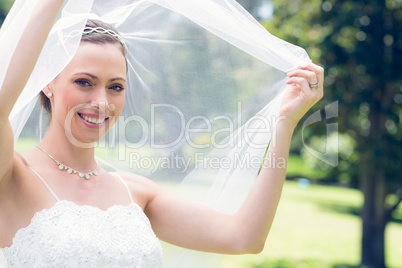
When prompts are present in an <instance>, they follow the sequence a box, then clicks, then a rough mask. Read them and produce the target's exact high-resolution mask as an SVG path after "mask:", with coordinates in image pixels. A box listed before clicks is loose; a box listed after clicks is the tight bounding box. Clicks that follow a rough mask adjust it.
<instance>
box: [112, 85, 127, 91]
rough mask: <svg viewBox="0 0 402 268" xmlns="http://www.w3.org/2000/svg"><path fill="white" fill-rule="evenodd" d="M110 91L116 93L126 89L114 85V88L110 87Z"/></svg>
mask: <svg viewBox="0 0 402 268" xmlns="http://www.w3.org/2000/svg"><path fill="white" fill-rule="evenodd" d="M109 89H111V90H114V91H122V90H124V87H123V86H121V85H113V86H110V87H109Z"/></svg>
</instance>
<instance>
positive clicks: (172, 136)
mask: <svg viewBox="0 0 402 268" xmlns="http://www.w3.org/2000/svg"><path fill="white" fill-rule="evenodd" d="M37 1H39V0H16V1H15V3H14V6H13V7H12V9H11V11H10V13H9V14H8V16H7V18H6V21H5V22H4V24H3V26H2V28H1V31H0V44H1V49H0V58H1V62H2V64H1V65H0V83H2V81H3V79H4V76H5V73H6V70H7V68H8V64H9V61H10V58H11V55H12V53H13V51H14V49H15V47H16V44H17V42H18V40H19V38H20V36H21V34H22V32H23V30H24V27H25V25H26V23H27V20H28V18H29V14H30V13H31V11H32V9H33V7H34V6H35V4H36V2H37ZM88 18H94V19H100V20H102V21H105V22H108V23H110V24H112V25H114V26H115V27H116V28H117V30H118V31H119V32H120V34H121V36H122V38H123V39H124V41H125V42H126V44H127V46H128V49H129V52H128V55H127V66H128V71H127V79H128V83H127V87H126V104H125V108H124V110H123V113H122V115H121V116H120V118H119V119H118V120H117V122H116V125H115V127H114V128H113V129H112V130H111V131H110V132H109V133H108V134H107V135H106V136H105V137H104V138H103V139H102V140H101V141H100V142H98V143H97V144H96V146H97V154H98V159H99V161H100V162H102V163H103V164H105V165H107V166H109V167H111V168H113V169H125V170H129V171H131V172H134V173H139V174H142V175H144V176H146V177H148V178H151V179H152V180H155V181H156V182H158V183H160V184H161V185H162V186H163V187H168V188H169V189H172V190H174V191H176V192H177V194H179V195H181V196H183V197H184V198H188V199H190V200H192V201H195V202H202V203H204V204H206V205H208V206H210V207H212V208H214V209H216V210H219V211H222V212H224V213H235V212H236V211H237V209H238V208H239V207H240V206H241V204H242V202H243V200H244V199H245V197H246V196H247V193H248V191H249V189H250V187H251V186H252V185H253V183H254V181H255V178H256V176H257V174H258V171H259V169H260V165H261V162H262V158H263V157H264V154H265V152H266V149H267V146H268V144H269V142H270V139H271V135H272V132H273V130H274V123H275V121H276V120H279V118H278V114H279V107H280V104H281V97H282V92H284V88H285V81H286V79H287V76H286V73H285V71H286V70H287V69H290V68H294V67H297V66H303V65H307V64H308V63H310V59H309V58H308V56H307V54H306V53H305V51H304V50H303V49H301V48H299V47H297V46H294V45H292V44H289V43H286V42H285V41H282V40H280V39H278V38H276V37H274V36H273V35H271V34H270V33H268V32H267V31H266V30H265V29H264V28H263V27H262V26H261V25H260V24H259V23H258V22H257V21H255V20H254V19H253V18H252V16H251V15H249V14H248V13H247V12H246V11H245V10H244V9H243V8H242V7H241V6H240V5H239V4H238V3H237V2H235V1H233V0H202V1H199V0H114V1H109V0H96V1H91V0H85V1H83V0H66V1H65V4H64V7H63V9H62V11H61V12H60V14H59V18H58V20H57V22H56V23H55V25H54V27H53V29H52V31H51V34H50V35H49V37H48V40H47V42H46V44H45V47H44V49H43V51H42V53H41V55H40V58H39V60H38V63H37V65H36V67H35V69H34V71H33V74H32V76H31V78H30V80H29V82H28V84H27V85H26V87H25V89H24V91H23V93H22V94H21V96H20V98H19V99H18V101H17V104H16V105H15V107H14V109H13V111H12V114H11V115H10V120H11V122H12V126H13V130H14V137H15V141H16V142H17V141H18V140H19V139H22V138H24V139H26V138H36V140H37V141H39V139H40V138H41V136H42V135H43V133H44V131H45V128H46V124H47V120H46V119H45V113H44V112H43V111H41V110H40V109H39V108H38V105H37V102H38V101H37V99H38V98H37V96H38V93H39V92H40V91H41V90H42V89H43V88H44V87H45V86H46V85H47V84H48V83H49V82H50V81H51V80H52V79H54V78H55V77H56V76H57V75H58V74H59V73H60V72H61V71H62V70H63V68H64V67H65V66H66V65H67V64H68V62H69V61H70V60H71V59H72V57H73V56H74V53H75V51H76V50H77V48H78V46H79V41H80V38H81V34H82V31H83V28H84V26H85V23H86V20H87V19H88ZM21 64H23V63H21ZM38 118H39V120H38ZM274 162H275V158H272V163H271V164H272V165H275V164H278V163H274ZM164 253H165V259H166V260H165V267H217V266H218V265H219V262H220V260H221V257H222V256H221V255H213V254H208V253H200V252H195V251H191V250H186V249H178V248H173V247H171V246H168V245H166V248H165V252H164Z"/></svg>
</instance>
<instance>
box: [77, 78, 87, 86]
mask: <svg viewBox="0 0 402 268" xmlns="http://www.w3.org/2000/svg"><path fill="white" fill-rule="evenodd" d="M75 83H77V84H78V85H80V86H83V87H88V86H91V83H90V82H89V81H88V80H85V79H78V80H76V81H75Z"/></svg>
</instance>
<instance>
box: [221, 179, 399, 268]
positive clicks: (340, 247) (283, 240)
mask: <svg viewBox="0 0 402 268" xmlns="http://www.w3.org/2000/svg"><path fill="white" fill-rule="evenodd" d="M362 201H363V199H362V195H361V193H360V192H359V191H356V190H352V189H344V188H338V187H330V186H318V185H311V186H310V187H308V188H301V187H299V186H298V184H297V183H296V182H286V185H285V188H284V191H283V196H282V200H281V203H280V205H279V208H278V212H277V215H276V218H275V221H274V224H273V226H272V229H271V232H270V234H269V237H268V241H267V244H266V246H265V248H264V251H263V252H262V253H260V254H258V255H242V256H228V257H226V259H225V260H224V261H223V263H222V265H221V266H220V267H221V268H257V267H258V268H263V267H264V268H265V267H275V268H288V267H303V268H312V267H314V268H325V267H331V268H335V267H336V268H341V267H355V266H357V265H358V264H359V262H360V239H361V221H360V218H359V217H358V215H357V213H358V210H359V207H360V206H361V204H362ZM386 232H387V233H386V247H387V263H388V265H389V266H388V267H393V268H397V267H402V257H401V256H402V243H401V241H402V224H396V223H390V224H388V226H387V230H386Z"/></svg>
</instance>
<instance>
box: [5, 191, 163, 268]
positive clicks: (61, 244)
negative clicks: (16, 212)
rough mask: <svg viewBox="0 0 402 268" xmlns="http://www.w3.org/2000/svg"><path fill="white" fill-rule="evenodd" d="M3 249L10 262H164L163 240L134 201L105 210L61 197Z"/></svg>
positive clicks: (121, 264)
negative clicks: (161, 242) (161, 240)
mask: <svg viewBox="0 0 402 268" xmlns="http://www.w3.org/2000/svg"><path fill="white" fill-rule="evenodd" d="M130 197H131V196H130ZM1 250H2V251H3V254H4V257H5V259H6V260H7V263H8V267H24V268H25V267H30V268H31V267H40V268H45V267H57V268H62V267H66V268H67V267H68V268H77V267H85V268H90V267H96V268H98V267H144V268H148V267H160V266H161V263H162V248H161V245H160V242H159V240H158V238H157V237H156V236H155V234H154V232H153V230H152V228H151V225H150V222H149V220H148V218H147V217H146V215H145V214H144V212H143V211H142V209H141V208H140V207H139V206H138V205H137V204H135V203H134V202H132V203H131V204H130V205H129V206H121V205H115V206H113V207H111V208H109V209H108V210H106V211H105V210H101V209H99V208H97V207H92V206H85V205H84V206H81V205H77V204H76V203H73V202H71V201H66V200H58V201H57V202H56V203H55V205H54V206H53V207H51V208H50V209H44V210H41V211H39V212H37V213H36V214H35V215H34V217H33V218H32V220H31V223H30V224H29V225H28V226H27V227H25V228H22V229H20V230H18V231H17V233H16V235H15V237H14V239H13V244H12V245H11V246H10V247H6V248H3V249H1ZM0 253H1V252H0Z"/></svg>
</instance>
